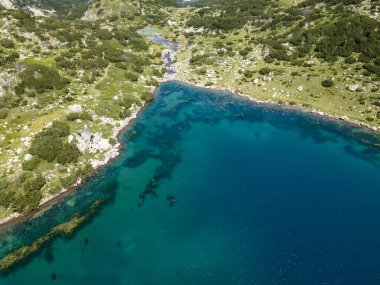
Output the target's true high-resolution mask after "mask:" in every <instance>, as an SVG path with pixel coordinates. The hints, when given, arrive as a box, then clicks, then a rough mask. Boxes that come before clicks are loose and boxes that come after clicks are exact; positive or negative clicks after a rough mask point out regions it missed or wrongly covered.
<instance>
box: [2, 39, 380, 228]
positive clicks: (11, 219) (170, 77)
mask: <svg viewBox="0 0 380 285" xmlns="http://www.w3.org/2000/svg"><path fill="white" fill-rule="evenodd" d="M177 48H178V46H177ZM176 51H177V49H176V50H173V49H165V50H164V53H163V58H164V59H165V56H168V57H169V58H166V59H167V61H166V62H165V64H169V66H167V67H168V69H170V70H171V71H172V73H170V74H166V75H165V76H164V78H163V81H162V82H168V81H175V82H179V83H183V84H187V85H189V86H191V87H196V88H202V89H207V90H214V91H220V92H228V93H230V94H232V95H237V96H241V97H244V98H246V99H248V100H250V101H251V102H254V103H257V104H266V105H271V106H281V107H284V108H288V109H292V110H298V111H302V112H305V113H309V114H313V115H316V116H320V117H323V118H326V119H329V120H332V121H335V122H337V121H343V122H345V123H348V124H350V125H352V126H356V127H361V128H365V129H368V130H370V131H373V132H376V133H377V134H379V133H380V129H379V128H377V127H373V126H371V125H369V124H367V123H364V122H361V121H358V120H353V119H350V118H348V117H347V116H337V115H331V114H328V113H325V112H322V111H319V110H317V109H313V108H307V107H303V106H298V105H290V104H288V103H286V102H284V103H278V102H275V101H272V100H259V99H257V98H254V97H252V96H249V95H246V94H242V93H239V92H236V91H235V90H230V89H227V88H222V87H218V86H216V87H215V86H210V87H208V86H205V85H201V84H199V83H198V84H194V83H192V82H190V81H189V80H188V79H187V78H182V77H179V76H178V74H177V66H176V65H177V64H178V63H176V64H175V63H174V60H173V59H174V56H175V53H176ZM144 107H145V104H144V105H143V106H141V107H138V108H135V110H134V111H133V113H132V114H131V116H129V117H128V118H127V119H125V120H123V121H121V122H120V126H118V127H115V128H114V129H113V132H112V137H113V138H115V139H116V140H117V144H115V146H113V147H112V148H111V149H110V150H109V151H107V153H106V155H105V159H104V160H98V161H96V164H95V165H94V171H93V172H92V174H91V175H89V177H87V178H86V179H83V180H81V179H79V180H78V181H77V182H76V183H75V184H74V185H72V186H71V187H69V188H67V189H62V190H61V191H60V192H58V193H56V194H54V195H52V196H50V197H47V198H45V199H43V200H42V201H41V203H40V205H39V207H38V208H37V209H36V210H34V211H33V212H32V213H29V214H18V213H14V214H12V215H10V216H8V217H6V218H3V219H1V220H0V230H1V229H4V228H5V227H8V226H11V225H14V224H17V223H19V222H21V221H23V220H26V219H28V218H31V217H33V216H34V215H36V214H37V213H40V212H41V211H42V210H43V209H46V208H47V207H49V206H51V205H53V204H54V203H56V202H57V201H59V200H60V199H61V198H62V197H65V196H67V195H69V194H70V193H72V192H73V191H74V190H76V189H77V188H78V187H80V186H81V185H83V184H84V183H85V182H86V181H87V180H88V179H90V178H91V177H92V176H93V175H95V174H96V173H97V172H98V171H100V170H101V169H102V168H103V167H105V166H107V165H108V164H109V163H111V162H112V161H114V160H115V159H116V158H117V157H118V156H119V154H120V152H121V150H122V149H123V147H124V146H123V145H122V144H121V142H120V135H121V134H122V133H123V131H124V130H125V129H126V128H127V127H128V126H129V124H130V123H131V121H132V120H134V119H135V118H136V117H137V114H138V113H139V112H140V111H141V110H142V109H143V108H144Z"/></svg>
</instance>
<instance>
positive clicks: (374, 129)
mask: <svg viewBox="0 0 380 285" xmlns="http://www.w3.org/2000/svg"><path fill="white" fill-rule="evenodd" d="M164 82H178V83H183V84H185V85H188V86H190V87H195V88H199V89H203V90H208V91H217V92H226V93H228V94H231V95H235V96H239V97H242V98H245V99H247V100H249V101H251V102H253V103H256V104H265V105H272V106H275V107H280V108H286V109H288V110H296V111H300V112H304V113H307V114H311V115H314V116H316V117H320V118H324V119H328V120H331V121H333V122H335V123H337V122H345V123H346V124H349V125H350V126H351V127H357V128H362V129H365V130H368V131H370V132H373V133H376V134H378V135H380V128H377V127H374V126H371V125H370V124H367V123H365V122H362V121H359V120H354V119H350V118H349V117H347V116H339V115H332V114H329V113H326V112H323V111H320V110H317V109H314V108H307V107H303V106H299V105H291V104H289V103H287V102H283V103H278V102H276V101H271V100H260V99H257V98H255V97H252V96H250V95H247V94H242V93H239V92H236V91H235V90H230V89H227V88H223V87H219V86H210V87H209V86H204V85H200V84H193V83H191V82H189V81H188V80H186V79H182V78H177V77H175V76H173V77H172V78H170V79H168V80H165V81H163V82H162V83H164Z"/></svg>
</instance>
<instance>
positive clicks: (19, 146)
mask: <svg viewBox="0 0 380 285" xmlns="http://www.w3.org/2000/svg"><path fill="white" fill-rule="evenodd" d="M0 3H1V5H2V6H3V7H4V9H1V10H0V148H1V149H0V219H3V218H6V217H10V216H11V215H12V214H13V215H14V214H15V213H28V212H31V211H33V210H34V209H35V208H36V207H37V206H38V205H39V204H40V203H41V202H42V201H46V199H47V198H49V197H51V196H52V195H56V194H57V193H60V192H61V191H62V189H67V188H69V187H71V186H73V185H75V184H78V183H79V182H80V181H83V180H84V179H86V178H87V177H88V176H89V175H91V174H92V173H93V171H94V169H96V168H97V167H98V166H100V165H103V164H105V163H106V162H107V161H109V160H110V159H111V158H114V157H115V156H116V155H117V154H118V147H119V143H118V142H117V140H116V135H117V133H118V132H119V130H120V129H121V128H122V127H124V126H125V125H126V124H127V122H128V121H129V119H130V118H131V117H133V114H134V113H135V112H136V111H137V110H139V109H140V108H141V107H142V106H143V105H144V104H145V103H146V102H149V101H150V100H151V99H152V98H153V90H154V89H155V87H156V86H158V85H159V83H160V82H161V81H162V80H163V78H164V75H165V73H166V68H165V67H164V62H163V50H164V47H163V46H161V45H157V44H153V43H152V42H150V41H149V40H147V39H145V38H144V37H142V36H141V35H139V33H137V31H138V30H139V29H141V28H144V27H148V26H149V27H155V28H159V29H161V31H162V32H161V33H162V35H164V36H166V37H167V38H168V39H171V40H173V41H176V42H178V43H179V50H178V52H177V54H176V55H175V59H176V63H175V67H176V70H177V73H176V75H175V78H176V79H179V80H182V81H186V82H189V83H192V84H197V85H200V86H207V87H215V88H223V89H227V90H231V91H233V92H239V93H242V94H246V95H249V96H252V97H253V98H255V99H257V100H265V101H271V102H275V103H281V104H289V105H294V106H299V107H302V108H306V109H313V110H315V111H316V112H319V113H321V114H322V113H328V114H331V115H336V116H339V117H342V118H345V119H350V120H355V121H357V122H360V123H362V124H366V125H368V126H370V127H372V128H373V129H375V130H377V128H378V127H379V126H380V91H379V88H380V56H379V55H380V32H379V31H380V24H379V6H380V2H379V1H368V0H367V1H360V0H349V1H337V0H332V1H318V0H307V1H299V0H295V1H290V0H280V1H275V0H269V1H268V0H233V1H213V0H207V1H197V2H195V3H190V4H191V5H189V6H177V5H176V3H175V1H174V0H173V1H164V0H149V1H147V0H146V1H143V0H130V1H122V0H97V1H91V2H90V3H89V4H87V3H86V1H82V0H66V1H50V0H41V1H32V0H18V1H16V0H2V1H1V2H0ZM187 4H189V3H187ZM5 8H6V9H5Z"/></svg>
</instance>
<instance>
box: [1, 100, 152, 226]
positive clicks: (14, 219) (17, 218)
mask: <svg viewBox="0 0 380 285" xmlns="http://www.w3.org/2000/svg"><path fill="white" fill-rule="evenodd" d="M144 106H145V104H144V105H143V106H141V107H138V108H135V110H134V111H133V112H132V114H131V115H130V116H129V117H128V118H126V119H125V120H123V121H121V122H120V126H118V127H115V128H114V129H113V131H112V137H113V138H114V139H116V140H117V143H116V144H115V145H114V146H113V147H111V149H110V150H108V151H107V152H106V153H105V158H104V159H103V160H98V161H97V163H96V165H95V167H94V170H93V172H92V173H91V174H90V175H89V176H88V177H86V178H84V179H78V180H77V182H76V183H74V184H73V185H71V186H70V187H68V188H64V189H62V190H61V191H59V192H58V193H56V194H54V195H51V196H49V197H46V198H44V199H43V200H41V202H40V204H39V206H38V208H37V209H35V210H34V211H32V212H31V213H27V214H19V213H13V214H11V215H9V216H8V217H5V218H3V219H1V220H0V230H1V229H5V228H7V227H10V226H12V225H15V224H17V223H19V222H22V221H24V220H26V219H28V218H32V217H33V216H35V215H38V214H39V213H40V212H41V211H42V210H45V209H47V208H48V207H50V206H52V205H53V204H55V203H56V202H58V201H59V200H60V199H61V198H63V197H65V196H67V195H69V194H70V193H72V192H74V191H75V190H76V189H77V188H78V187H80V186H81V185H83V184H84V183H86V182H87V181H88V179H90V178H91V177H92V176H94V175H95V174H96V173H98V172H99V171H100V170H101V169H102V168H103V167H106V166H107V165H108V164H110V163H112V162H113V161H114V160H115V159H116V158H117V157H118V156H119V155H120V153H121V151H122V149H123V148H124V145H123V144H122V143H121V140H120V136H121V135H122V134H123V132H124V130H125V129H126V128H128V126H129V125H130V123H131V122H132V121H133V120H134V119H136V117H137V115H138V113H139V112H140V111H141V110H142V109H143V107H144Z"/></svg>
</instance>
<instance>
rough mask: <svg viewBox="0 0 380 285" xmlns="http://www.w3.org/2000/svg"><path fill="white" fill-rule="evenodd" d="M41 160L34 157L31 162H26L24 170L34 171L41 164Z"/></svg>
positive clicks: (23, 164)
mask: <svg viewBox="0 0 380 285" xmlns="http://www.w3.org/2000/svg"><path fill="white" fill-rule="evenodd" d="M40 161H41V159H40V158H39V157H36V156H34V157H32V159H31V160H28V161H26V160H25V161H24V162H23V163H22V169H23V170H25V171H33V170H35V169H36V168H37V166H38V165H39V164H40Z"/></svg>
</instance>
